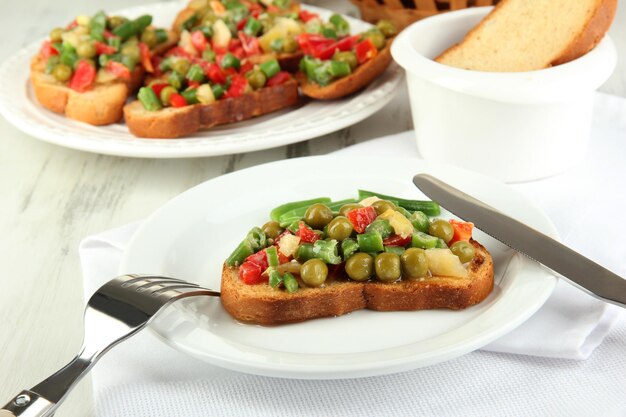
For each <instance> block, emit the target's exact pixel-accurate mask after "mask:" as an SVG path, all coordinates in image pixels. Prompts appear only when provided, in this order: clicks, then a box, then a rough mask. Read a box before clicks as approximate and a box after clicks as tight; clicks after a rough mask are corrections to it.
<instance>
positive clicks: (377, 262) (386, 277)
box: [374, 252, 402, 282]
mask: <svg viewBox="0 0 626 417" xmlns="http://www.w3.org/2000/svg"><path fill="white" fill-rule="evenodd" d="M374 269H375V271H376V278H377V279H378V280H379V281H382V282H393V281H395V280H397V279H398V278H400V276H401V275H402V270H401V262H400V257H399V256H398V255H396V254H395V253H391V252H383V253H379V254H378V255H376V258H375V259H374Z"/></svg>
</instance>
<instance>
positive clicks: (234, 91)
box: [224, 74, 248, 98]
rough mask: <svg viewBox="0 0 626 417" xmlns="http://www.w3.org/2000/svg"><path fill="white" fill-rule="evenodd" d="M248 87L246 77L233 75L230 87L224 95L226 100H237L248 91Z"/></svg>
mask: <svg viewBox="0 0 626 417" xmlns="http://www.w3.org/2000/svg"><path fill="white" fill-rule="evenodd" d="M247 85H248V80H247V78H246V77H244V76H242V75H240V74H233V75H231V77H230V87H229V88H228V90H227V91H226V93H225V94H224V97H225V98H236V97H241V96H242V95H243V93H244V92H245V91H246V86H247Z"/></svg>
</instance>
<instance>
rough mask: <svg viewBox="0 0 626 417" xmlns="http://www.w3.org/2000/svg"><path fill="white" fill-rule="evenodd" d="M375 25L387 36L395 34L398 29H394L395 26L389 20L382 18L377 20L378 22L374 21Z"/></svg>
mask: <svg viewBox="0 0 626 417" xmlns="http://www.w3.org/2000/svg"><path fill="white" fill-rule="evenodd" d="M376 27H377V28H378V30H380V31H381V32H382V33H383V35H385V37H387V38H390V37H392V36H395V35H396V34H397V33H398V30H397V29H396V26H395V25H394V24H393V23H391V22H390V21H389V20H384V19H383V20H379V21H378V23H376Z"/></svg>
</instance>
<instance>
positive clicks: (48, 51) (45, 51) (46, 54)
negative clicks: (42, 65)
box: [39, 41, 59, 60]
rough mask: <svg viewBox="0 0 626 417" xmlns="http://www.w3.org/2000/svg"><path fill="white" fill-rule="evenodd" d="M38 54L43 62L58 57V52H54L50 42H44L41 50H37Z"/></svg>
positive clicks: (54, 49)
mask: <svg viewBox="0 0 626 417" xmlns="http://www.w3.org/2000/svg"><path fill="white" fill-rule="evenodd" d="M39 54H40V55H41V57H42V58H43V59H44V60H47V59H48V58H50V57H51V56H52V55H59V51H57V50H56V48H55V47H54V46H52V43H51V42H50V41H44V42H43V44H41V49H40V50H39Z"/></svg>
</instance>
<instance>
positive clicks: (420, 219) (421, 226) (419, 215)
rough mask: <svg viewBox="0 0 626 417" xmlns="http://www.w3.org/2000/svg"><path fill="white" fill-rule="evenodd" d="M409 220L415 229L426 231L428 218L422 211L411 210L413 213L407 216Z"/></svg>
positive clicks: (428, 223) (428, 225) (428, 224)
mask: <svg viewBox="0 0 626 417" xmlns="http://www.w3.org/2000/svg"><path fill="white" fill-rule="evenodd" d="M409 220H410V221H411V224H413V227H414V228H415V230H418V231H420V232H423V233H427V232H428V228H429V227H430V220H428V216H427V215H425V214H424V213H423V212H421V211H415V212H413V214H411V217H409Z"/></svg>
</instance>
